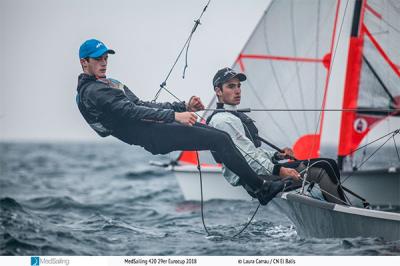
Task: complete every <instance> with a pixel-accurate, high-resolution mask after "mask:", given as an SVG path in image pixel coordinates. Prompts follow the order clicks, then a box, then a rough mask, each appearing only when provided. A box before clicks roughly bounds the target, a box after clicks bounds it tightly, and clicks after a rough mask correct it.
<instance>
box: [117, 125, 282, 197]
mask: <svg viewBox="0 0 400 266" xmlns="http://www.w3.org/2000/svg"><path fill="white" fill-rule="evenodd" d="M126 131H127V129H124V132H126ZM128 131H129V132H130V134H129V136H126V134H119V133H118V132H116V133H115V134H114V136H116V137H117V138H119V139H121V140H123V141H125V142H127V143H130V144H136V145H140V146H142V147H144V148H145V149H146V150H148V151H150V152H151V153H153V154H165V153H169V152H172V151H178V150H189V151H194V150H213V151H215V152H216V153H217V154H218V156H219V158H220V159H221V160H222V162H223V163H224V165H225V166H226V167H228V168H229V169H230V170H231V171H232V172H234V173H235V174H237V175H238V176H239V177H240V180H241V182H242V183H245V184H247V185H248V186H249V187H251V188H252V189H253V190H254V191H256V192H257V198H258V199H259V201H260V203H262V204H264V205H265V204H267V203H268V201H270V200H271V199H272V198H273V197H274V196H275V195H276V194H277V193H279V192H280V191H282V189H283V186H284V185H283V182H281V181H275V182H270V181H265V180H263V179H262V178H259V177H258V175H257V173H255V172H254V171H253V169H251V167H250V166H249V165H248V163H247V161H246V159H245V158H244V157H243V155H242V154H241V153H240V151H239V150H238V149H237V148H236V147H235V144H234V143H233V141H232V139H231V137H230V136H229V134H228V133H226V132H224V131H221V130H218V129H215V128H212V127H209V126H207V125H204V124H200V123H196V124H195V125H193V126H186V125H183V124H180V123H177V122H174V123H165V124H160V123H145V122H140V123H135V125H129V126H128Z"/></svg>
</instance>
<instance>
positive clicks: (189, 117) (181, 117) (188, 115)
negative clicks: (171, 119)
mask: <svg viewBox="0 0 400 266" xmlns="http://www.w3.org/2000/svg"><path fill="white" fill-rule="evenodd" d="M196 120H197V116H196V115H195V114H194V113H192V112H182V113H178V112H175V121H177V122H179V123H182V124H184V125H188V126H193V125H194V123H196Z"/></svg>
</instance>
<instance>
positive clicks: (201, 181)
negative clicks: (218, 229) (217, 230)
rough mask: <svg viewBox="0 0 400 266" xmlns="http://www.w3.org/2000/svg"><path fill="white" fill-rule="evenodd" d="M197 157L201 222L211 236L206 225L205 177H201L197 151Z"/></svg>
mask: <svg viewBox="0 0 400 266" xmlns="http://www.w3.org/2000/svg"><path fill="white" fill-rule="evenodd" d="M196 156H197V170H198V171H199V176H200V199H201V203H200V209H201V221H202V222H203V227H204V230H205V231H206V233H207V235H209V236H210V235H211V234H210V232H209V231H208V228H207V226H206V223H205V221H204V199H203V177H202V175H201V167H200V159H199V153H198V152H197V151H196Z"/></svg>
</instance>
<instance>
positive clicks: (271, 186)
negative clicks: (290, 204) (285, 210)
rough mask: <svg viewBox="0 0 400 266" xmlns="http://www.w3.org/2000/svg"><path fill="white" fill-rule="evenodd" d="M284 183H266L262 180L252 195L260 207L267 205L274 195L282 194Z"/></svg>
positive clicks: (279, 181)
mask: <svg viewBox="0 0 400 266" xmlns="http://www.w3.org/2000/svg"><path fill="white" fill-rule="evenodd" d="M285 186H286V185H285V182H283V181H281V180H278V181H266V180H264V182H263V184H262V186H261V188H259V189H258V190H256V191H255V192H254V195H255V196H256V198H257V199H258V201H259V202H260V204H261V205H267V204H268V202H270V201H271V200H272V199H273V198H274V197H275V196H276V194H278V193H279V192H282V191H283V190H284V188H285Z"/></svg>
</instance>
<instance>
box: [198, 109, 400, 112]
mask: <svg viewBox="0 0 400 266" xmlns="http://www.w3.org/2000/svg"><path fill="white" fill-rule="evenodd" d="M216 110H219V109H212V108H207V109H204V111H216ZM237 111H238V112H246V113H249V112H322V111H327V112H382V113H397V112H399V111H400V109H399V108H396V109H395V108H393V109H378V108H375V109H372V108H371V109H368V108H365V109H364V108H363V109H357V108H344V109H337V108H330V109H315V108H307V109H298V108H293V109H285V108H266V109H260V108H254V109H253V108H243V109H238V110H237Z"/></svg>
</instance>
